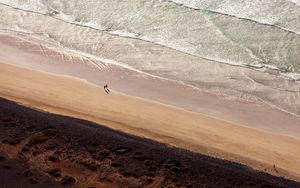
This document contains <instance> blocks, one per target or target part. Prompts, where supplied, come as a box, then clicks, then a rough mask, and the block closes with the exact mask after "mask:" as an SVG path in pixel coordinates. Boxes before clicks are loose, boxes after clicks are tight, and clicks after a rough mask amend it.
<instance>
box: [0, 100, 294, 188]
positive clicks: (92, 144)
mask: <svg viewBox="0 0 300 188" xmlns="http://www.w3.org/2000/svg"><path fill="white" fill-rule="evenodd" d="M0 182H1V186H2V187H10V188H12V187H20V188H23V187H24V188H26V187H30V188H31V187H51V188H52V187H86V188H87V187H195V188H198V187H265V188H267V187H300V184H298V183H296V182H294V181H290V180H286V179H283V178H279V177H274V176H271V175H268V174H265V173H263V172H258V171H254V170H252V169H250V168H248V167H245V166H242V165H240V164H236V163H233V162H229V161H224V160H220V159H215V158H211V157H208V156H204V155H201V154H196V153H192V152H188V151H185V150H182V149H177V148H173V147H169V146H166V145H164V144H160V143H157V142H153V141H151V140H147V139H143V138H139V137H135V136H132V135H127V134H124V133H121V132H117V131H114V130H111V129H108V128H105V127H104V126H102V125H97V124H95V123H92V122H88V121H84V120H80V119H75V118H70V117H64V116H59V115H54V114H49V113H45V112H41V111H37V110H33V109H29V108H26V107H23V106H20V105H18V104H16V103H14V102H10V101H7V100H5V99H1V98H0ZM1 186H0V187H1Z"/></svg>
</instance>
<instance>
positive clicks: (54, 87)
mask: <svg viewBox="0 0 300 188" xmlns="http://www.w3.org/2000/svg"><path fill="white" fill-rule="evenodd" d="M0 96H1V97H4V98H8V99H11V100H14V101H17V102H20V103H22V104H25V105H27V106H30V107H34V108H38V109H42V110H45V111H49V112H53V113H58V114H63V115H68V116H73V117H78V118H82V119H87V120H91V121H94V122H97V123H100V124H104V125H106V126H108V127H111V128H113V129H118V130H122V131H124V132H127V133H130V134H134V135H138V136H143V137H146V138H150V139H153V140H156V141H159V142H163V143H168V144H170V145H174V146H178V147H182V148H186V149H189V150H192V151H196V152H201V153H204V154H209V155H212V156H217V157H220V158H225V159H228V160H232V161H236V162H240V163H243V164H246V165H249V166H251V167H254V168H256V169H259V170H263V169H264V168H267V171H268V172H270V173H272V174H274V175H278V176H286V177H289V178H291V179H296V180H298V181H299V180H300V165H299V164H300V158H299V156H300V141H299V140H297V139H294V138H291V137H288V136H284V135H276V134H271V133H267V132H263V131H259V130H256V129H251V128H246V127H242V126H238V125H234V124H232V123H228V122H225V121H222V120H218V119H215V118H212V117H207V116H205V115H201V114H197V113H191V112H187V111H183V110H180V109H177V108H173V107H170V106H166V105H162V104H159V103H155V102H151V101H146V100H142V99H137V98H134V97H130V96H126V95H122V94H120V93H117V92H114V91H112V93H110V94H106V93H105V92H104V90H103V88H99V87H96V86H94V85H91V84H88V83H85V82H82V81H80V80H76V79H72V78H68V77H61V76H55V75H50V74H45V73H41V72H37V71H33V70H27V69H23V68H18V67H14V66H11V65H8V64H4V63H1V65H0ZM273 164H276V168H277V170H278V172H279V173H276V172H275V171H274V170H273V169H272V166H273Z"/></svg>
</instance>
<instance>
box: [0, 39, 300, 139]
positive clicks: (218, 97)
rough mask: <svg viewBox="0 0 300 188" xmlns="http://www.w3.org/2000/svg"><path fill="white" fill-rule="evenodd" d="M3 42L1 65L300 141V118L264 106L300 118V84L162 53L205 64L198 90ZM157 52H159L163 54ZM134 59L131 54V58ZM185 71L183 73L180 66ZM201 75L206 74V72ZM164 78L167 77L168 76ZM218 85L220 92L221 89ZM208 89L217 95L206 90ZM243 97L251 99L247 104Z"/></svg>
mask: <svg viewBox="0 0 300 188" xmlns="http://www.w3.org/2000/svg"><path fill="white" fill-rule="evenodd" d="M0 40H1V45H0V56H1V58H0V61H1V59H2V60H3V62H6V63H10V64H12V65H16V66H20V67H24V68H28V69H33V70H39V71H44V72H47V73H54V74H59V75H65V76H71V77H75V78H79V79H82V80H87V81H88V82H89V83H93V84H96V85H98V86H101V87H103V85H104V84H109V86H110V87H112V88H113V89H114V90H115V91H118V92H120V93H124V94H127V95H130V96H135V97H140V98H143V99H150V100H153V101H157V102H160V103H163V104H167V105H171V106H175V107H178V108H181V109H184V110H188V111H192V112H199V113H201V114H205V115H207V116H212V117H214V118H217V119H223V120H225V121H228V122H232V123H234V124H238V125H240V126H247V127H250V128H257V129H259V130H264V131H268V132H271V133H276V134H284V135H289V136H293V137H297V138H300V126H298V125H299V124H300V117H299V116H294V115H291V114H288V113H285V112H283V111H281V110H278V109H276V108H273V107H271V106H269V105H267V104H265V103H264V102H262V101H261V100H264V99H266V96H267V98H268V97H271V98H274V99H276V100H279V101H281V102H283V103H290V104H293V105H295V108H293V107H292V106H293V105H292V106H290V107H291V108H293V110H295V111H296V112H297V113H298V112H299V111H297V107H296V106H297V105H298V103H299V101H300V100H297V98H298V97H299V91H300V90H299V89H300V88H299V84H296V83H293V82H290V81H287V80H285V79H280V78H279V77H276V76H271V75H269V74H268V73H262V72H258V71H254V70H251V69H246V68H242V67H233V66H229V65H222V64H218V63H213V62H209V63H208V62H206V63H205V62H203V60H201V59H199V58H198V59H197V58H191V57H190V56H186V55H182V54H181V55H178V54H177V55H176V53H175V54H174V53H172V52H171V51H168V50H167V51H164V50H162V53H163V54H161V56H163V57H165V58H164V63H167V64H170V66H171V64H172V62H173V61H176V62H178V61H179V62H183V63H184V62H189V64H197V65H199V66H200V65H201V67H200V68H197V70H198V71H197V72H196V73H194V74H197V75H198V76H199V79H200V78H201V80H202V81H201V82H193V83H194V84H196V87H197V88H195V87H191V86H188V85H185V84H183V83H180V82H175V81H171V80H166V79H160V78H157V77H153V76H150V75H146V74H143V73H139V72H136V71H132V70H129V69H126V68H124V67H120V66H117V65H113V64H106V63H104V62H102V61H99V60H97V59H94V58H89V57H86V56H85V54H76V53H73V52H69V51H66V50H65V49H64V48H61V47H59V46H57V45H52V44H51V45H50V44H48V43H46V42H45V41H39V40H37V39H35V38H34V39H33V38H31V37H29V36H27V35H25V36H23V35H21V34H19V35H16V36H13V35H8V34H0ZM36 40H37V41H36ZM142 46H143V45H142ZM118 49H119V48H118ZM157 50H158V51H160V49H157ZM165 50H166V49H165ZM132 53H133V52H132ZM133 55H134V54H130V57H131V56H133ZM144 56H145V57H149V56H146V55H145V54H144V55H138V57H144ZM151 57H152V56H151ZM136 58H137V57H136ZM152 58H154V59H156V58H158V57H156V56H155V57H152ZM157 66H159V65H157ZM179 68H180V67H179ZM181 69H182V70H183V69H184V68H183V67H181ZM201 70H205V71H202V72H201ZM166 72H170V70H169V71H168V70H166ZM171 72H172V71H171ZM175 72H177V71H175ZM152 73H153V74H157V73H156V72H151V71H150V74H152ZM160 74H161V75H162V76H164V71H163V72H161V73H160ZM188 75H189V73H187V74H186V76H188ZM174 79H175V78H174ZM183 80H185V83H189V81H188V79H187V78H184V79H183ZM191 81H192V80H191ZM216 86H217V87H216ZM219 86H220V89H216V88H219ZM236 86H239V87H238V88H239V89H242V88H244V87H246V88H247V89H249V90H253V91H256V93H257V96H258V98H260V99H256V98H255V97H254V96H252V94H251V92H248V91H246V90H245V91H244V92H242V93H241V94H239V89H237V87H236ZM231 87H233V88H235V89H234V90H233V91H230V95H229V96H227V95H226V91H225V90H226V88H227V89H229V90H230V88H231ZM209 88H210V89H213V91H207V89H208V90H209ZM222 88H223V89H222ZM224 89H225V90H224ZM236 89H237V90H236ZM286 90H287V91H286ZM297 91H298V92H297ZM236 95H238V96H239V97H236ZM243 98H248V99H247V100H243ZM267 101H268V100H267ZM271 101H272V100H271Z"/></svg>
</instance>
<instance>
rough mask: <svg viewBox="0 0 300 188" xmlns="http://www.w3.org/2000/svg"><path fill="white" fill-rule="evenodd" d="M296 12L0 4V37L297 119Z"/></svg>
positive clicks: (243, 6)
mask: <svg viewBox="0 0 300 188" xmlns="http://www.w3.org/2000/svg"><path fill="white" fill-rule="evenodd" d="M299 4H300V3H299V1H297V0H293V1H292V0H290V1H289V0H266V1H260V0H251V1H250V0H247V1H242V0H223V1H219V0H210V1H208V0H173V1H171V0H169V1H168V0H110V1H107V0H97V1H96V0H94V1H92V0H88V1H78V0H51V1H50V0H0V31H1V32H3V33H10V34H17V33H22V34H23V35H25V36H26V37H27V38H28V37H30V38H32V40H33V39H39V41H43V44H47V43H49V45H52V46H57V48H61V49H64V50H66V51H72V52H74V53H76V52H77V53H78V54H81V55H85V56H89V57H90V58H95V59H98V60H100V61H103V62H105V64H107V65H108V64H116V65H118V66H122V67H124V68H128V69H131V70H134V71H138V72H143V73H146V74H150V75H153V76H158V77H161V78H166V79H171V80H176V81H179V82H182V83H185V84H187V85H191V86H193V87H195V88H199V89H205V90H209V91H211V92H215V93H216V92H217V93H225V94H226V95H228V96H235V97H238V98H243V99H246V100H247V99H249V98H252V97H254V98H256V99H258V100H260V101H262V102H265V103H266V104H269V105H271V106H274V107H276V108H278V109H281V110H283V111H286V112H289V113H291V114H294V115H300V86H299V83H297V82H298V81H300V74H299V73H300V36H299V35H300V6H299ZM240 67H243V69H240ZM248 69H250V70H253V69H254V70H256V71H258V73H257V74H256V73H253V72H251V71H250V72H249V71H248Z"/></svg>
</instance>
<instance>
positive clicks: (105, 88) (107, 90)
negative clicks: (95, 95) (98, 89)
mask: <svg viewBox="0 0 300 188" xmlns="http://www.w3.org/2000/svg"><path fill="white" fill-rule="evenodd" d="M104 91H105V92H106V93H107V94H108V93H109V92H110V90H109V89H108V86H107V84H105V85H104Z"/></svg>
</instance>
